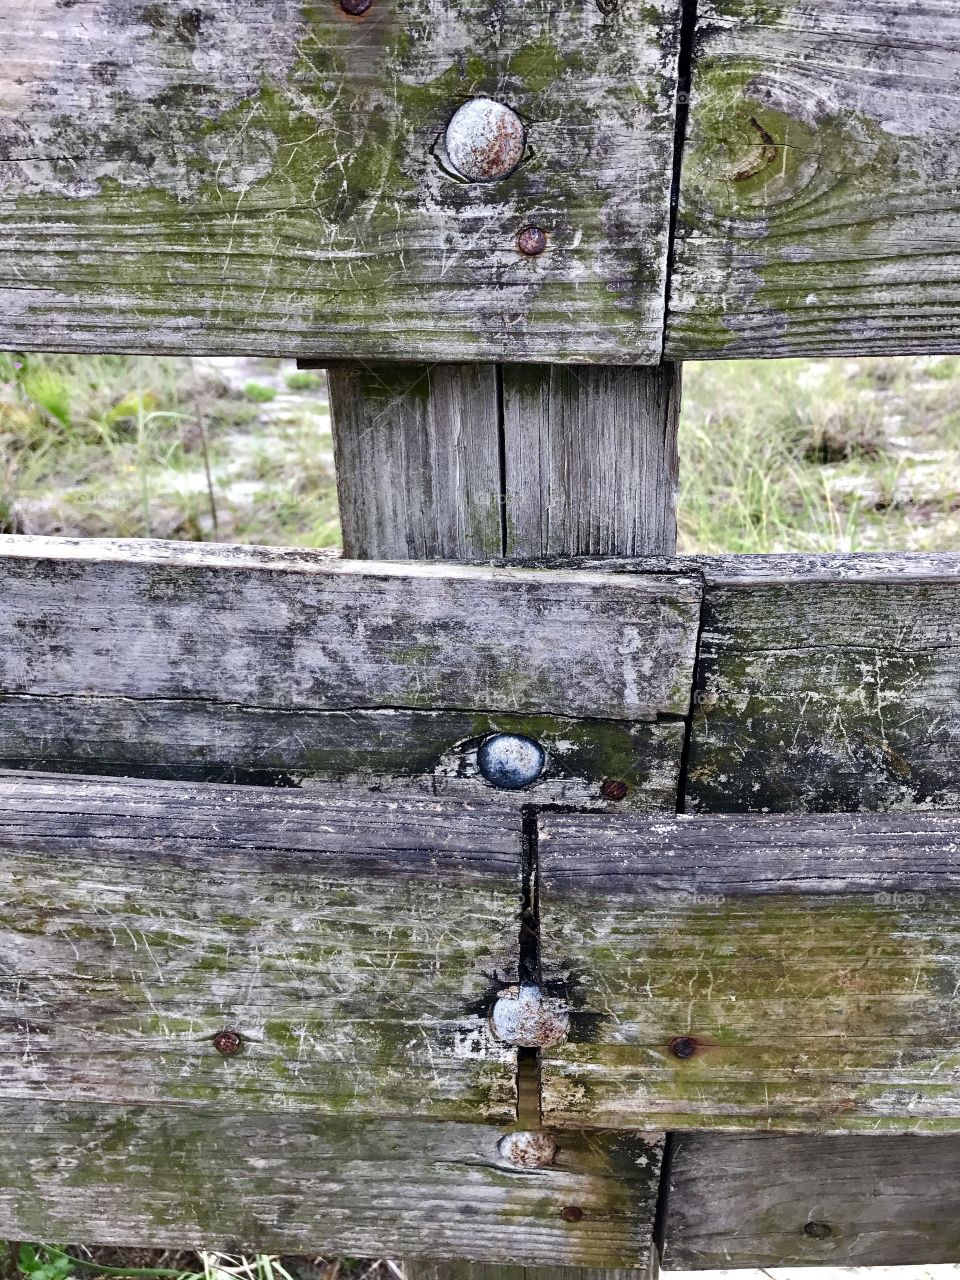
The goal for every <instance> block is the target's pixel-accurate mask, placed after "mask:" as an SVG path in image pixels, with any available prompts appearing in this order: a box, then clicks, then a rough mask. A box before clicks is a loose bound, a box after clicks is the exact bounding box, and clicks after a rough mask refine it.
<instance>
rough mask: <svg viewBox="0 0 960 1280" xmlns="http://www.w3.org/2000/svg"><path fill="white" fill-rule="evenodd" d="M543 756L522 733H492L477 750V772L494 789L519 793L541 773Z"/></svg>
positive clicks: (532, 741)
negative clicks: (478, 771) (499, 788)
mask: <svg viewBox="0 0 960 1280" xmlns="http://www.w3.org/2000/svg"><path fill="white" fill-rule="evenodd" d="M546 763H547V753H546V752H545V751H544V749H543V747H541V745H540V743H539V742H535V741H534V740H533V738H527V737H525V736H524V735H523V734H522V733H494V734H491V736H490V737H489V738H484V740H483V741H482V742H481V743H480V746H479V748H478V749H477V768H478V769H479V770H480V773H481V775H482V776H483V777H484V778H486V780H487V781H488V782H490V783H492V784H493V786H495V787H501V788H503V790H505V791H522V790H523V788H524V787H529V786H530V785H531V784H532V783H534V782H536V780H537V779H538V778H539V777H540V775H541V773H543V770H544V768H545V767H546Z"/></svg>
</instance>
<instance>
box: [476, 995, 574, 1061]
mask: <svg viewBox="0 0 960 1280" xmlns="http://www.w3.org/2000/svg"><path fill="white" fill-rule="evenodd" d="M490 1022H491V1025H492V1027H493V1033H494V1035H495V1036H496V1037H497V1039H498V1040H501V1041H503V1043H504V1044H512V1045H516V1046H517V1047H518V1048H520V1049H549V1048H550V1047H551V1045H555V1044H562V1043H563V1041H564V1040H566V1038H567V1036H568V1035H569V1034H570V1014H569V1013H568V1012H567V1010H566V1009H565V1008H564V1006H563V1003H562V1001H560V1000H555V999H544V995H543V992H542V991H541V990H540V988H539V987H538V986H537V984H536V983H535V982H523V983H521V984H520V986H519V987H507V988H505V989H504V990H503V991H501V992H500V995H499V997H498V999H497V1002H496V1004H495V1005H494V1006H493V1012H492V1014H491V1015H490Z"/></svg>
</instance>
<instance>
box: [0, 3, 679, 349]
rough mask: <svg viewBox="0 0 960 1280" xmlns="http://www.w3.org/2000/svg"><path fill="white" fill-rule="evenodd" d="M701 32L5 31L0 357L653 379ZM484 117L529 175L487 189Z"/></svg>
mask: <svg viewBox="0 0 960 1280" xmlns="http://www.w3.org/2000/svg"><path fill="white" fill-rule="evenodd" d="M604 7H605V8H606V6H604ZM679 9H680V6H679V4H678V3H677V0H653V2H652V3H649V4H646V5H645V6H643V7H642V8H633V7H631V6H620V7H619V8H618V9H616V10H615V11H614V10H613V9H610V10H609V11H608V12H606V13H605V12H602V11H601V9H600V8H599V7H598V6H596V5H592V4H591V5H570V6H563V7H561V8H559V9H558V8H557V6H556V5H554V4H552V3H550V0H530V2H529V3H527V4H525V5H523V6H522V7H520V8H513V7H509V6H508V7H506V8H491V6H490V4H489V3H488V2H487V0H466V2H465V3H456V4H454V3H448V2H446V0H432V3H431V4H429V5H428V6H426V7H424V6H417V7H414V8H411V7H409V6H406V5H403V4H400V3H399V2H398V0H374V3H373V5H372V7H371V8H370V9H369V11H368V12H367V13H366V14H365V15H364V16H362V17H359V18H353V17H349V16H348V15H347V14H345V13H344V12H343V10H342V9H341V7H340V5H339V4H338V3H336V0H331V2H330V3H328V4H323V5H315V4H308V3H306V2H305V0H286V2H284V3H275V4H269V5H264V4H263V3H261V0H230V2H229V3H228V2H227V0H207V3H205V4H204V5H202V6H200V7H188V6H186V5H185V4H182V3H180V2H179V0H160V2H159V3H149V4H148V3H145V0H122V3H119V4H117V3H107V0H73V2H72V3H70V4H68V5H64V4H61V3H59V0H33V2H32V3H30V4H27V5H7V6H5V9H4V12H3V15H2V19H0V36H2V43H3V48H4V52H5V58H4V67H5V72H4V74H3V76H2V77H0V131H2V133H0V136H2V141H3V151H2V155H3V167H4V196H3V203H2V205H0V229H2V236H0V239H2V243H3V256H2V258H0V303H2V305H0V315H2V317H3V320H2V328H0V345H3V346H6V347H15V348H26V349H40V350H55V349H71V350H92V351H149V352H164V351H165V352H184V351H188V352H197V351H204V352H208V353H217V352H234V351H241V352H252V351H255V352H257V353H259V354H262V353H263V352H273V353H275V354H278V355H280V354H282V355H299V356H309V355H334V356H341V357H347V358H357V357H360V356H372V357H374V358H378V357H379V358H383V357H388V358H389V357H404V356H405V357H408V358H424V359H436V358H441V359H442V358H448V359H450V358H453V359H456V358H460V359H467V360H477V359H489V358H502V359H505V360H525V359H531V358H540V359H551V360H564V361H575V360H605V361H612V362H614V363H617V362H619V363H634V362H641V363H642V362H647V363H655V362H656V361H657V359H658V358H659V355H660V351H661V346H662V331H663V312H664V294H665V278H666V251H667V237H668V222H669V194H670V183H671V176H672V158H673V147H674V103H675V97H676V62H677V52H678V42H679V25H680V12H679ZM485 95H487V96H489V95H492V96H494V97H496V98H498V99H500V100H502V101H505V102H506V103H508V104H509V105H510V106H511V107H513V108H514V109H515V110H516V111H518V112H519V113H520V115H521V116H522V117H523V119H524V121H525V123H526V127H527V149H526V154H525V157H524V160H523V163H521V164H520V166H519V167H518V168H517V169H516V171H515V172H514V173H513V174H512V175H511V176H510V177H509V178H506V179H504V180H503V181H500V182H481V183H476V182H474V183H467V182H463V181H461V180H460V179H459V178H458V177H457V176H456V175H455V174H453V173H452V172H451V171H450V169H449V165H448V163H447V162H446V160H445V156H444V149H443V138H444V132H445V129H446V125H447V123H448V121H449V120H450V118H451V116H452V115H453V113H454V112H455V111H456V110H457V108H458V107H459V106H460V105H461V104H462V103H463V101H464V100H465V99H468V98H471V97H474V96H485ZM531 223H534V224H537V225H539V226H541V227H542V228H543V229H544V230H545V231H546V232H547V235H548V247H547V250H546V252H545V253H543V254H541V255H540V256H539V257H533V258H529V257H524V256H523V255H522V254H520V253H519V252H518V251H517V237H518V233H519V232H520V231H521V229H522V228H524V227H525V226H527V225H529V224H531Z"/></svg>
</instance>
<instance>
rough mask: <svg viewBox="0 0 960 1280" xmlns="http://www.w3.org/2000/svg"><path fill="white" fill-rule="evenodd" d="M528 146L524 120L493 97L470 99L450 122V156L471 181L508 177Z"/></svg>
mask: <svg viewBox="0 0 960 1280" xmlns="http://www.w3.org/2000/svg"><path fill="white" fill-rule="evenodd" d="M526 145H527V131H526V129H524V127H523V121H522V120H521V119H520V117H519V116H518V115H517V113H516V112H515V111H511V109H510V108H509V107H507V106H504V104H503V103H502V102H494V101H493V99H492V98H471V99H470V101H469V102H465V103H464V104H463V106H462V107H461V108H460V109H459V110H458V111H457V112H456V114H455V115H454V117H453V119H452V120H451V121H450V123H449V124H448V125H447V134H446V146H447V158H448V159H449V161H450V163H451V165H453V167H454V169H456V171H457V173H459V175H460V177H461V178H466V179H467V181H468V182H496V180H497V179H498V178H506V177H509V175H510V174H511V173H513V171H514V169H515V168H516V167H517V165H518V164H519V163H520V161H521V160H522V159H523V151H524V148H525V147H526Z"/></svg>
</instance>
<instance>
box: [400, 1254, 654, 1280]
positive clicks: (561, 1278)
mask: <svg viewBox="0 0 960 1280" xmlns="http://www.w3.org/2000/svg"><path fill="white" fill-rule="evenodd" d="M403 1273H404V1276H405V1278H406V1280H649V1277H650V1274H651V1273H650V1271H649V1269H647V1268H639V1267H628V1268H626V1269H623V1268H621V1267H618V1268H616V1269H614V1268H608V1267H603V1268H599V1269H598V1268H595V1267H564V1266H556V1265H553V1266H549V1267H525V1266H522V1265H519V1266H518V1265H514V1266H509V1265H507V1266H504V1265H503V1264H502V1263H494V1264H490V1263H488V1262H443V1263H439V1264H438V1263H436V1262H422V1261H418V1260H414V1261H412V1262H411V1261H410V1260H409V1259H408V1260H407V1261H406V1262H404V1264H403Z"/></svg>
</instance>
